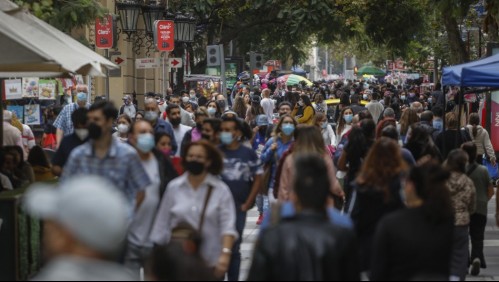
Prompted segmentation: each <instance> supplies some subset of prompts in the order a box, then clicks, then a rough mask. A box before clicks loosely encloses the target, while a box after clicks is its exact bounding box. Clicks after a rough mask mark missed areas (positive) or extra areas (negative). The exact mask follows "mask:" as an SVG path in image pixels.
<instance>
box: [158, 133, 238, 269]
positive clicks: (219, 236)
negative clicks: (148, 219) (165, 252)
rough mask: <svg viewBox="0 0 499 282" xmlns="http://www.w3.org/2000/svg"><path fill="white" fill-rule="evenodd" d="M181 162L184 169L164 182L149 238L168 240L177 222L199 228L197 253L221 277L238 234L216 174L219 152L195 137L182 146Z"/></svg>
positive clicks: (226, 190) (220, 166)
mask: <svg viewBox="0 0 499 282" xmlns="http://www.w3.org/2000/svg"><path fill="white" fill-rule="evenodd" d="M182 164H183V166H184V168H185V171H186V172H185V173H184V174H183V175H182V176H180V177H178V178H176V179H175V180H173V181H172V182H170V184H168V187H167V188H166V194H165V195H164V196H163V200H162V201H161V204H160V207H159V210H158V214H157V216H156V220H155V222H154V225H153V228H152V233H151V239H152V241H153V242H154V243H155V244H157V245H164V244H167V243H169V242H170V241H171V240H172V239H174V238H175V237H176V232H175V229H176V227H177V226H179V224H180V223H184V224H185V223H186V224H189V225H190V226H192V227H193V228H195V229H197V230H200V233H201V237H202V238H203V245H202V247H201V256H202V257H203V259H204V260H205V261H206V263H207V264H208V266H209V267H212V268H213V269H214V270H215V275H216V276H217V277H220V278H222V277H223V275H224V274H225V273H226V272H227V270H228V267H229V262H230V257H231V253H232V251H231V250H232V245H233V244H234V241H235V239H236V238H237V236H238V235H237V234H238V233H237V231H236V230H235V226H236V214H235V212H236V209H235V204H234V199H233V197H232V194H231V192H230V190H229V187H228V186H227V185H226V184H225V183H224V182H223V181H222V180H220V179H219V178H218V175H219V174H220V173H221V172H222V169H223V158H222V155H221V154H220V152H219V151H218V150H217V149H216V148H215V147H214V146H213V145H211V144H210V143H208V142H207V141H199V142H195V143H191V144H189V146H187V147H186V149H185V151H184V153H183V156H182Z"/></svg>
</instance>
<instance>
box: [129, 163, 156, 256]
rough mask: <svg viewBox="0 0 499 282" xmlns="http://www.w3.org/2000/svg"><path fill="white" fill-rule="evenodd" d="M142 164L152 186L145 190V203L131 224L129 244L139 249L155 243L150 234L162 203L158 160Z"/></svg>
mask: <svg viewBox="0 0 499 282" xmlns="http://www.w3.org/2000/svg"><path fill="white" fill-rule="evenodd" d="M141 163H142V166H143V167H144V170H145V171H146V173H147V175H148V176H149V179H151V185H149V186H147V187H146V188H145V190H144V191H145V194H146V196H145V198H144V201H143V202H142V205H141V206H140V208H139V209H138V210H137V212H136V213H135V216H134V218H133V220H132V223H131V224H130V229H129V233H128V242H130V243H131V244H133V245H135V246H139V247H152V246H153V243H152V241H151V240H150V236H149V233H150V232H151V228H152V224H153V223H154V219H155V218H156V213H157V211H158V206H159V202H160V199H159V185H161V178H160V175H159V165H158V160H157V159H156V158H155V157H152V158H151V159H150V160H147V161H142V162H141Z"/></svg>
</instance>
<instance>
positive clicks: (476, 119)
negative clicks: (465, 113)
mask: <svg viewBox="0 0 499 282" xmlns="http://www.w3.org/2000/svg"><path fill="white" fill-rule="evenodd" d="M470 125H472V126H473V138H476V137H477V135H478V126H479V125H480V116H479V115H478V114H477V113H473V114H471V115H470Z"/></svg>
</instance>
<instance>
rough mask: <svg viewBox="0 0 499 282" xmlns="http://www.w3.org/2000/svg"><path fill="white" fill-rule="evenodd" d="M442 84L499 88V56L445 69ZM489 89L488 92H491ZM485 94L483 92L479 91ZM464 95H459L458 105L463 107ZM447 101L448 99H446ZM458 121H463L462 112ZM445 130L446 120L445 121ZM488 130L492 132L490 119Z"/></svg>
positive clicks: (489, 101) (489, 110)
mask: <svg viewBox="0 0 499 282" xmlns="http://www.w3.org/2000/svg"><path fill="white" fill-rule="evenodd" d="M442 84H443V85H444V86H461V87H489V88H495V89H498V88H499V54H496V55H493V56H490V57H487V58H484V59H481V60H477V61H473V62H469V63H466V64H461V65H456V66H452V67H447V68H444V70H443V74H442ZM489 90H490V89H487V90H486V91H489ZM479 92H483V90H481V91H479ZM463 96H464V93H461V95H459V102H458V104H459V105H461V104H462V101H463ZM446 100H447V99H446ZM490 106H491V96H490V95H488V97H487V112H488V113H490V112H491V108H490ZM458 120H461V111H459V117H458ZM444 129H445V119H444ZM487 129H488V130H489V132H490V129H491V127H490V119H487Z"/></svg>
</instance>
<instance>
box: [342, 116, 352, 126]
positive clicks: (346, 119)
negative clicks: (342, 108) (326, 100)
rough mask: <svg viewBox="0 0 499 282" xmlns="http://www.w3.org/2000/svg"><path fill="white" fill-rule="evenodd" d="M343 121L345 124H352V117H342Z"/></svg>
mask: <svg viewBox="0 0 499 282" xmlns="http://www.w3.org/2000/svg"><path fill="white" fill-rule="evenodd" d="M343 119H344V120H345V122H346V123H347V124H350V123H352V121H353V115H344V116H343Z"/></svg>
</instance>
